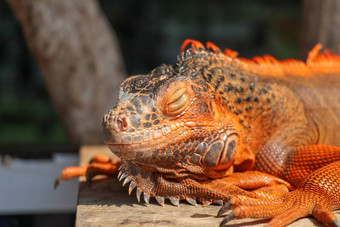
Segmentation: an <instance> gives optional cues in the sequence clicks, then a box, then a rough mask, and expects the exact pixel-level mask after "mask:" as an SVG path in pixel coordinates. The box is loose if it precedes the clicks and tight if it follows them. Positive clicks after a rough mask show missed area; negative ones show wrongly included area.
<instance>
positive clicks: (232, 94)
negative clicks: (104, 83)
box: [63, 40, 340, 226]
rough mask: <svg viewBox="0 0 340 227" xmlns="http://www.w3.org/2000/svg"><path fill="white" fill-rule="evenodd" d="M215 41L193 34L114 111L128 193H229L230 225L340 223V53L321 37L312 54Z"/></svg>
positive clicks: (205, 197)
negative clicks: (339, 215) (325, 47)
mask: <svg viewBox="0 0 340 227" xmlns="http://www.w3.org/2000/svg"><path fill="white" fill-rule="evenodd" d="M188 44H191V45H192V48H191V49H190V50H187V51H183V49H184V47H185V46H187V45H188ZM207 48H208V49H210V50H207V49H206V48H205V47H204V46H203V45H202V44H201V43H199V42H197V41H193V40H187V41H186V42H185V43H184V44H183V47H182V51H181V52H182V53H181V55H180V56H179V57H178V61H177V62H176V64H175V65H174V66H166V65H162V66H160V67H158V68H156V69H155V70H153V71H152V72H151V73H150V74H148V75H139V76H134V77H130V78H128V79H127V80H126V81H124V82H123V84H122V86H121V91H120V97H119V102H118V104H117V106H116V107H115V108H114V109H113V110H111V111H110V112H109V113H108V114H106V115H105V116H104V120H103V128H104V140H105V142H106V143H107V145H108V146H109V148H110V149H111V150H112V152H114V153H115V154H116V155H117V156H119V157H120V158H121V167H120V168H121V172H120V174H119V177H120V178H121V179H125V180H124V184H125V183H128V182H131V183H130V187H129V193H131V191H132V190H133V189H134V188H135V187H137V198H138V200H139V197H140V195H141V193H142V192H143V195H144V200H145V202H146V203H148V201H149V198H150V197H153V196H155V197H156V199H157V201H158V202H159V203H160V204H162V205H163V204H164V199H167V198H169V199H170V201H171V202H172V203H173V204H175V205H178V203H179V200H180V199H186V200H187V201H188V202H190V203H193V204H195V203H196V200H199V201H201V202H202V203H203V204H204V205H209V204H210V203H212V202H217V203H226V204H225V205H224V206H223V207H222V210H221V211H220V214H221V213H222V212H223V211H225V210H226V209H229V208H230V206H231V205H232V207H231V208H232V209H233V211H232V213H231V214H229V215H228V216H227V217H226V218H225V220H224V221H223V223H224V222H227V221H228V220H230V219H231V218H234V217H239V218H242V217H254V218H273V219H272V221H271V222H270V224H272V225H274V226H282V225H287V224H289V223H290V222H292V221H294V220H296V219H297V218H300V217H304V216H306V215H309V214H313V215H314V216H315V217H316V218H317V219H319V220H320V221H322V222H324V223H326V224H329V223H333V224H334V223H335V216H334V215H333V214H332V213H331V211H332V210H335V209H339V208H340V192H339V187H340V132H339V129H340V57H339V56H337V55H334V54H331V53H329V52H325V53H324V54H319V53H318V51H319V49H320V48H321V46H316V47H315V48H314V49H313V50H312V51H311V52H310V54H309V58H308V60H307V62H306V63H302V62H299V61H297V60H286V61H277V60H275V59H274V58H273V57H271V56H264V57H256V58H254V59H253V60H245V59H239V58H236V54H235V52H233V51H230V50H226V51H225V52H224V53H222V52H221V51H220V50H219V49H218V48H217V47H216V46H214V45H213V44H211V43H207ZM92 165H93V164H92ZM99 165H100V164H99ZM104 165H107V166H111V167H108V168H109V171H112V172H116V171H117V164H115V165H110V164H104ZM112 166H113V167H112ZM93 168H94V167H93ZM96 168H97V167H96ZM96 168H95V169H96ZM110 168H111V169H110ZM97 169H101V168H100V167H98V168H97ZM325 173H327V174H325ZM67 175H68V173H66V172H64V176H63V178H67V177H68V176H67ZM71 175H72V174H71ZM288 189H289V190H290V191H292V192H287V191H288ZM230 199H231V200H230ZM229 200H230V201H229ZM228 201H229V202H228Z"/></svg>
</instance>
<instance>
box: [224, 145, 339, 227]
mask: <svg viewBox="0 0 340 227" xmlns="http://www.w3.org/2000/svg"><path fill="white" fill-rule="evenodd" d="M339 160H340V148H339V147H334V146H323V145H313V146H305V147H302V148H300V149H299V150H298V151H296V152H295V153H294V154H293V155H292V156H291V157H290V158H289V159H288V161H287V163H286V165H287V167H286V170H285V172H286V177H287V178H289V177H291V179H292V182H294V183H297V182H298V181H299V179H302V176H303V174H305V175H306V174H309V175H307V176H306V177H305V179H304V180H303V181H302V183H300V186H299V187H298V189H296V190H294V191H292V192H289V193H285V194H283V195H281V196H280V197H278V198H273V197H272V198H265V197H264V198H249V197H246V196H238V195H236V196H233V197H232V198H231V200H230V202H229V203H228V204H227V205H225V206H224V207H222V209H223V212H224V211H226V210H228V209H229V208H231V209H232V212H231V213H230V214H229V215H227V216H226V217H225V219H224V220H223V221H222V222H221V225H224V224H225V223H227V222H228V221H229V220H231V219H233V218H245V217H252V218H272V220H271V221H270V222H269V225H270V226H285V225H288V224H289V223H291V222H293V221H295V220H296V219H298V218H302V217H306V216H308V215H313V216H314V217H315V218H317V219H318V220H319V221H321V222H322V223H324V224H326V225H333V226H339V225H338V224H337V220H336V218H335V215H334V214H333V213H332V211H333V210H336V209H339V208H340V192H339V187H340V161H339ZM328 163H330V164H328ZM320 166H323V167H320ZM317 167H320V168H318V169H317V170H314V169H315V168H317ZM312 171H314V172H312ZM310 172H311V173H310ZM221 213H222V212H219V214H221Z"/></svg>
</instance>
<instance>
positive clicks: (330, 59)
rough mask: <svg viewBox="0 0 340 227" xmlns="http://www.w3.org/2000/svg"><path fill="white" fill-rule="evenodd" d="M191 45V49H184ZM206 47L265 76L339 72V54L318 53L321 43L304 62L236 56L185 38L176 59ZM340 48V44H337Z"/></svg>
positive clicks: (245, 69) (243, 67) (247, 69)
mask: <svg viewBox="0 0 340 227" xmlns="http://www.w3.org/2000/svg"><path fill="white" fill-rule="evenodd" d="M188 45H191V51H190V50H186V52H185V53H184V49H185V47H186V46H188ZM206 48H207V49H210V50H212V51H213V52H214V53H216V54H221V53H223V54H224V55H225V56H227V57H228V58H231V59H232V60H233V61H234V62H235V63H238V66H239V67H240V69H241V70H244V71H249V72H253V73H257V74H260V75H266V76H278V77H280V76H287V75H296V76H313V75H316V74H334V73H340V56H339V55H336V54H334V53H332V52H331V51H330V50H325V51H324V52H323V53H320V50H321V48H322V45H321V44H317V45H315V46H314V47H313V49H312V50H311V51H310V52H309V54H308V58H307V60H306V62H303V61H300V60H296V59H286V60H277V59H275V58H274V57H273V56H270V55H264V56H261V57H260V56H255V57H253V58H252V59H246V58H238V57H237V55H238V53H237V52H235V51H233V50H230V49H225V50H224V51H223V52H222V51H221V50H220V49H219V48H218V47H217V46H216V45H215V44H213V43H211V42H207V43H206V46H204V45H203V44H202V43H201V42H199V41H196V40H192V39H187V40H185V41H184V42H183V44H182V46H181V49H180V56H179V59H178V60H182V61H183V60H184V59H186V60H187V59H188V58H190V57H191V56H192V55H193V54H198V53H199V54H202V53H204V52H205V53H206V51H205V50H206ZM339 50H340V45H339Z"/></svg>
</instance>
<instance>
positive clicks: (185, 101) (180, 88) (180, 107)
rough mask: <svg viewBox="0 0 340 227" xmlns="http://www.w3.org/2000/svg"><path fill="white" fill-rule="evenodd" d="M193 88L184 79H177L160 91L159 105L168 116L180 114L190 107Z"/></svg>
mask: <svg viewBox="0 0 340 227" xmlns="http://www.w3.org/2000/svg"><path fill="white" fill-rule="evenodd" d="M191 93H192V92H191V89H190V86H188V84H187V83H185V82H184V81H175V82H173V83H171V84H170V86H168V87H166V88H165V89H164V90H163V91H162V92H160V94H159V95H160V99H158V102H157V103H158V106H159V107H160V108H161V110H162V112H163V114H164V115H166V116H170V117H174V116H178V115H180V114H181V113H182V112H183V111H185V109H186V108H187V107H188V105H189V103H190V99H191Z"/></svg>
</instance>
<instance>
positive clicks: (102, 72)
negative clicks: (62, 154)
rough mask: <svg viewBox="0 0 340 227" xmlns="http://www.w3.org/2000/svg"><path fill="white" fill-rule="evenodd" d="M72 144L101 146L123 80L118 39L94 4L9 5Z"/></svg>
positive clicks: (17, 1) (29, 1)
mask: <svg viewBox="0 0 340 227" xmlns="http://www.w3.org/2000/svg"><path fill="white" fill-rule="evenodd" d="M8 2H9V4H10V6H11V7H12V9H13V11H14V13H15V15H16V17H17V18H18V20H19V22H20V23H21V26H22V29H23V31H24V35H25V38H26V41H27V43H28V46H29V48H30V50H31V52H32V54H33V56H34V57H35V60H36V62H37V63H38V66H39V68H40V71H41V73H42V75H43V77H44V80H45V83H46V85H47V88H48V91H49V94H50V96H51V98H52V101H53V103H54V105H55V107H56V109H57V111H58V113H59V116H60V117H61V119H62V122H63V124H64V125H65V128H66V130H67V132H68V134H69V136H70V139H71V142H73V143H75V144H99V143H102V128H101V121H102V116H103V115H104V113H105V112H106V111H107V110H108V109H109V108H110V107H112V106H113V105H114V103H115V102H116V101H117V96H118V90H119V85H120V83H121V82H122V80H123V79H124V77H125V69H124V66H123V63H122V60H121V59H122V57H121V54H120V51H119V48H118V45H117V40H116V38H115V37H113V33H112V31H111V29H110V28H109V26H108V23H107V21H106V19H105V18H104V16H103V14H102V12H101V11H100V9H99V7H98V5H97V3H96V2H95V1H93V0H8Z"/></svg>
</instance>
